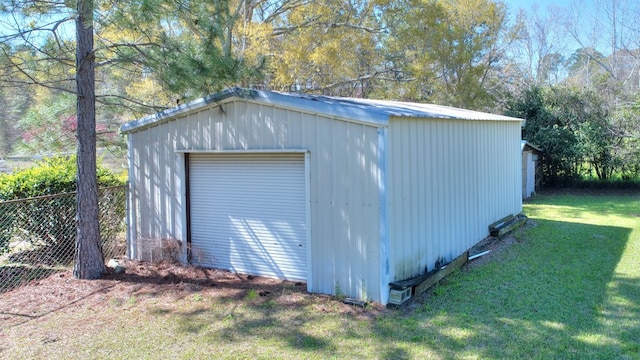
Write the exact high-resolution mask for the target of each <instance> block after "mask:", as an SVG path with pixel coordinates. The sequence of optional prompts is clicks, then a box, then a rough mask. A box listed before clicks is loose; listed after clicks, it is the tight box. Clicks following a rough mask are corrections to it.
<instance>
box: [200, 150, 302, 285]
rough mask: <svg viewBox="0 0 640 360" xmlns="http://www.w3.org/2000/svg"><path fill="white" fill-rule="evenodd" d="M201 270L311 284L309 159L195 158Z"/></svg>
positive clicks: (293, 156)
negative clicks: (308, 247)
mask: <svg viewBox="0 0 640 360" xmlns="http://www.w3.org/2000/svg"><path fill="white" fill-rule="evenodd" d="M189 169H190V170H189V183H190V186H189V191H190V192H191V194H192V196H191V198H190V209H191V212H190V214H191V253H192V263H193V264H194V265H200V266H208V267H214V268H220V269H227V270H232V271H235V272H240V273H245V274H255V275H263V276H273V277H278V278H280V279H288V280H302V281H305V280H306V276H307V238H306V237H307V224H306V201H307V200H306V193H305V164H304V154H277V155H276V154H261V155H253V156H246V155H239V154H236V155H210V154H207V155H205V154H193V155H190V156H189Z"/></svg>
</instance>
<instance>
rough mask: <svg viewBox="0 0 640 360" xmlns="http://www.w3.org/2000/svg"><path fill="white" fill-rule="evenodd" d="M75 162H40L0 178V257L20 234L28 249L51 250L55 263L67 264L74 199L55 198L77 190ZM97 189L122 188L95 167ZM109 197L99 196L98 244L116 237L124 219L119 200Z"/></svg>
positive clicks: (72, 159)
mask: <svg viewBox="0 0 640 360" xmlns="http://www.w3.org/2000/svg"><path fill="white" fill-rule="evenodd" d="M76 173H77V171H76V160H75V157H55V158H49V159H44V160H42V161H40V162H39V163H37V164H36V165H35V166H33V167H31V168H28V169H24V170H18V171H16V172H14V173H12V174H5V175H0V206H3V211H2V213H3V217H4V221H3V222H2V225H1V226H0V253H2V252H5V251H7V250H8V246H9V241H10V239H11V238H12V236H14V234H16V233H17V232H20V233H21V234H22V236H27V237H28V239H29V241H30V242H31V243H32V244H33V245H38V246H46V247H55V249H56V250H55V251H54V252H53V253H54V254H55V257H56V259H55V260H56V261H59V262H61V263H67V262H69V261H70V260H71V256H73V253H74V251H73V249H74V245H75V233H76V227H75V216H76V202H75V196H71V197H70V196H60V195H58V194H64V193H73V192H75V190H76ZM97 176H98V186H99V187H108V186H116V185H124V181H123V180H122V179H120V178H119V177H117V176H116V175H114V174H113V173H111V172H110V171H109V170H107V169H105V168H103V167H100V166H99V167H98V171H97ZM47 195H48V196H49V197H45V198H39V199H37V200H31V201H24V202H17V203H16V202H13V203H4V204H3V201H8V200H17V199H26V198H33V197H38V196H47ZM114 196H118V195H117V194H116V195H114V194H112V193H111V192H108V191H106V192H99V201H100V203H101V205H102V209H101V210H102V211H101V219H100V220H101V221H100V225H101V229H102V234H101V237H102V241H103V242H104V241H107V240H109V239H112V238H114V237H115V236H116V234H117V233H118V232H119V231H121V230H122V229H121V227H122V225H121V221H113V219H114V218H115V219H118V220H119V219H122V217H123V216H124V206H125V205H124V203H125V202H124V197H123V196H121V195H120V196H119V197H114Z"/></svg>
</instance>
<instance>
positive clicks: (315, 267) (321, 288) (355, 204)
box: [129, 100, 382, 301]
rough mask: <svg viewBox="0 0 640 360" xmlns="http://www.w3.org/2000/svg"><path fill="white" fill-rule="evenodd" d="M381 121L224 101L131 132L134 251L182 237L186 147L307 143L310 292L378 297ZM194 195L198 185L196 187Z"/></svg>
mask: <svg viewBox="0 0 640 360" xmlns="http://www.w3.org/2000/svg"><path fill="white" fill-rule="evenodd" d="M377 130H378V129H377V127H374V126H371V125H369V124H365V123H357V122H349V121H345V120H340V119H332V118H329V117H323V116H319V115H315V114H310V113H304V112H300V111H296V110H292V109H283V108H277V107H274V106H268V105H261V104H256V103H252V102H248V101H246V100H239V101H236V100H234V101H228V102H225V103H223V104H222V106H215V107H213V108H208V109H205V110H202V111H199V112H194V113H192V114H189V115H186V116H183V117H181V118H177V119H174V120H172V121H169V122H165V123H162V124H160V125H157V126H155V127H151V128H147V129H144V130H143V131H139V132H132V133H130V134H129V137H130V148H129V152H130V156H131V157H132V160H133V162H132V164H133V165H132V166H131V169H130V180H131V184H132V185H131V186H132V193H131V200H132V201H131V203H132V206H131V210H132V211H133V214H132V216H133V217H135V219H136V221H135V222H132V224H135V226H136V229H133V230H132V232H131V237H132V238H131V240H132V241H131V243H132V244H131V247H130V251H131V254H132V255H133V256H134V257H136V258H146V257H149V256H150V254H148V253H145V252H146V251H148V249H149V248H148V247H147V246H145V245H146V244H148V243H153V241H156V240H157V239H162V238H169V239H177V240H181V241H184V240H185V236H186V223H185V221H186V215H185V211H186V208H185V204H184V201H185V197H184V194H185V191H186V187H185V177H184V176H185V175H184V174H185V171H184V153H188V152H190V151H194V152H195V151H226V150H247V151H249V152H250V151H251V150H255V151H258V150H265V149H271V150H273V149H284V150H286V149H297V150H299V149H306V150H308V151H309V158H308V162H309V164H308V166H307V168H308V171H309V179H310V184H309V186H310V204H309V209H310V214H309V219H310V224H308V225H309V226H310V234H311V239H309V246H310V252H309V253H310V257H311V259H310V264H308V269H307V271H308V272H309V273H310V276H309V278H310V279H311V282H310V283H309V284H308V288H309V290H310V291H313V292H320V293H328V294H343V295H346V296H351V297H357V298H368V299H372V300H377V301H380V299H381V296H382V295H381V293H380V291H381V286H380V282H381V279H380V274H379V264H380V261H381V259H380V248H379V244H380V223H379V220H380V208H381V204H380V201H379V200H380V191H381V190H380V186H381V185H380V179H381V174H380V169H379V167H378V163H379V158H380V156H381V154H380V153H379V151H380V149H379V146H378V140H379V138H378V132H377ZM193 196H197V194H193Z"/></svg>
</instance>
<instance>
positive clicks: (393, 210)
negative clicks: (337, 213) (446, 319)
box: [386, 118, 522, 280]
mask: <svg viewBox="0 0 640 360" xmlns="http://www.w3.org/2000/svg"><path fill="white" fill-rule="evenodd" d="M521 164H522V159H521V154H520V122H518V121H471V120H446V119H433V120H428V119H427V120H425V119H412V118H392V119H391V121H390V125H389V129H388V144H387V175H386V176H387V185H388V187H387V197H386V199H387V211H388V214H387V216H388V219H389V253H390V254H389V257H390V272H391V274H390V278H391V280H402V279H407V278H410V277H413V276H417V275H420V274H422V273H424V272H425V271H430V270H433V269H434V265H435V264H436V262H437V261H440V262H444V263H447V262H449V261H451V260H452V259H454V258H455V257H457V256H459V255H460V254H462V253H463V252H464V251H466V250H467V249H469V248H470V247H472V246H473V245H474V244H476V243H477V242H479V241H480V240H482V239H483V238H484V237H486V236H487V235H488V225H489V224H491V223H492V222H494V221H496V220H499V219H500V218H502V217H504V216H506V215H509V214H517V213H519V212H520V211H521V209H522V201H521V199H522V195H521V190H522V181H521V176H522V169H521Z"/></svg>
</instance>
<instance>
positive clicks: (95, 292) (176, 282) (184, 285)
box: [0, 261, 385, 327]
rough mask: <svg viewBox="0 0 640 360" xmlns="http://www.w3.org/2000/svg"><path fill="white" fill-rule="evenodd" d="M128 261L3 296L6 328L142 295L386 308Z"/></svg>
mask: <svg viewBox="0 0 640 360" xmlns="http://www.w3.org/2000/svg"><path fill="white" fill-rule="evenodd" d="M123 265H124V266H125V268H126V270H125V272H124V273H120V274H115V273H113V271H110V272H109V273H107V274H105V275H104V276H103V277H102V278H101V279H98V280H78V279H75V278H74V277H73V275H72V273H71V271H70V270H66V271H61V272H57V273H55V274H52V275H50V276H48V277H47V278H44V279H40V280H37V281H33V282H32V283H30V284H28V285H25V286H22V287H20V288H17V289H15V290H12V291H8V292H5V293H3V294H0V326H3V327H6V326H15V325H18V324H22V323H24V322H28V321H31V320H35V319H37V318H39V317H42V316H45V315H47V314H48V313H51V312H55V311H58V310H61V309H65V308H70V307H76V306H77V307H92V308H100V307H101V306H104V303H105V302H126V301H127V299H129V298H131V297H136V299H137V301H136V302H137V303H140V301H144V300H140V299H145V298H146V299H150V298H153V299H155V300H158V299H159V298H160V299H165V300H167V302H170V301H173V300H176V299H181V298H185V297H187V296H195V294H201V295H202V296H207V297H211V298H218V299H229V300H235V301H244V302H245V303H248V302H250V303H251V304H253V305H258V304H260V303H262V302H265V301H274V302H275V303H277V304H278V305H280V306H286V307H297V306H300V307H302V306H306V305H308V304H310V303H314V304H316V307H317V308H318V310H319V311H338V312H341V313H349V314H351V315H354V316H356V317H364V318H375V317H377V316H379V315H380V314H381V313H382V312H384V311H385V309H384V308H383V307H382V306H380V305H378V304H368V305H367V307H366V308H360V307H357V306H352V305H346V304H343V303H342V302H341V300H340V299H339V298H336V297H332V296H326V295H318V294H310V293H307V292H306V289H307V287H306V284H305V283H302V282H291V281H283V280H278V279H272V278H267V277H261V276H252V275H243V274H237V273H232V272H229V271H224V270H216V269H205V268H199V267H193V266H182V265H178V264H171V263H157V264H153V263H145V262H138V261H125V262H123ZM247 299H250V300H247Z"/></svg>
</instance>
